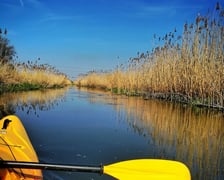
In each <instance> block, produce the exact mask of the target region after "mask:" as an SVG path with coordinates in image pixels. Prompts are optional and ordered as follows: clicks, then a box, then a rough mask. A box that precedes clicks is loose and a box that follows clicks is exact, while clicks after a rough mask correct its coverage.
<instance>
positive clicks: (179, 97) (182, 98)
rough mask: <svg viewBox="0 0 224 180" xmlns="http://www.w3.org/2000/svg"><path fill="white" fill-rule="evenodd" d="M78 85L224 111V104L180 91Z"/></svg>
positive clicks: (146, 98) (118, 93) (145, 98)
mask: <svg viewBox="0 0 224 180" xmlns="http://www.w3.org/2000/svg"><path fill="white" fill-rule="evenodd" d="M76 87H78V88H87V89H91V90H94V89H95V90H102V91H105V92H109V91H110V92H111V93H113V94H116V95H125V96H136V97H141V98H143V99H144V100H150V99H159V100H163V101H169V102H177V103H181V104H187V105H190V106H193V107H198V108H209V109H214V110H218V111H222V112H224V107H222V106H217V105H212V104H206V103H203V102H202V100H200V99H199V98H192V97H189V96H187V95H184V94H180V93H160V92H133V91H132V92H130V91H127V90H123V89H118V88H112V89H108V88H106V87H101V86H100V87H96V86H94V87H93V86H80V85H77V84H76Z"/></svg>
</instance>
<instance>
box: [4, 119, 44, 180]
mask: <svg viewBox="0 0 224 180" xmlns="http://www.w3.org/2000/svg"><path fill="white" fill-rule="evenodd" d="M0 159H1V160H6V161H27V162H38V158H37V155H36V152H35V150H34V148H33V146H32V144H31V142H30V139H29V137H28V135H27V133H26V130H25V128H24V127H23V125H22V123H21V121H20V120H19V118H18V117H16V116H14V115H10V116H6V117H4V118H2V119H1V120H0ZM0 179H1V180H18V179H25V180H34V179H35V180H38V179H43V176H42V172H41V170H37V169H19V168H10V169H2V168H0Z"/></svg>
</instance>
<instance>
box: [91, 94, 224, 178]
mask: <svg viewBox="0 0 224 180" xmlns="http://www.w3.org/2000/svg"><path fill="white" fill-rule="evenodd" d="M88 98H89V101H90V102H92V103H104V104H110V105H112V106H113V107H114V108H115V109H116V110H117V112H118V114H119V116H123V115H122V114H123V113H124V112H125V114H126V121H127V122H128V124H129V126H130V127H131V128H132V129H133V130H134V131H135V132H137V133H139V134H141V135H143V136H145V137H146V138H148V139H149V141H148V143H149V144H152V145H154V150H151V151H152V153H151V156H152V158H164V159H174V160H178V161H182V162H184V163H185V164H187V165H188V167H189V168H190V169H191V173H192V176H193V179H222V178H223V177H224V143H223V142H224V130H223V129H224V114H223V113H221V112H217V111H212V110H208V109H199V108H192V107H189V106H186V105H180V104H174V103H169V102H163V101H158V100H148V101H146V100H143V99H141V98H135V97H129V98H127V97H123V96H113V95H110V96H108V95H105V94H104V95H102V94H100V92H98V95H97V93H96V92H90V93H89V94H88ZM119 119H122V118H119Z"/></svg>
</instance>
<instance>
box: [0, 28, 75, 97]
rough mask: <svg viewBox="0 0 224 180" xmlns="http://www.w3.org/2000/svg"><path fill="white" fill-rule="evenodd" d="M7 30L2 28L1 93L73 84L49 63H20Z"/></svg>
mask: <svg viewBox="0 0 224 180" xmlns="http://www.w3.org/2000/svg"><path fill="white" fill-rule="evenodd" d="M6 36H7V30H6V29H5V30H4V32H3V30H2V29H0V94H1V93H3V92H14V91H24V90H37V89H43V88H58V87H64V86H66V85H68V84H71V81H70V80H69V79H68V77H67V76H66V75H65V74H63V73H61V72H59V71H58V70H56V69H55V68H54V67H52V66H50V65H48V64H38V62H37V61H35V62H31V61H28V62H27V63H18V62H16V61H15V54H16V52H15V50H14V47H13V46H11V45H10V44H9V40H8V39H7V37H6Z"/></svg>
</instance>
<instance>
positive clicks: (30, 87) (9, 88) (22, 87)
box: [0, 83, 67, 95]
mask: <svg viewBox="0 0 224 180" xmlns="http://www.w3.org/2000/svg"><path fill="white" fill-rule="evenodd" d="M65 86H67V85H57V84H55V85H53V86H48V85H42V84H32V83H21V84H4V83H2V84H0V95H1V94H3V93H7V92H21V91H34V90H43V89H58V88H63V87H65Z"/></svg>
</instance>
